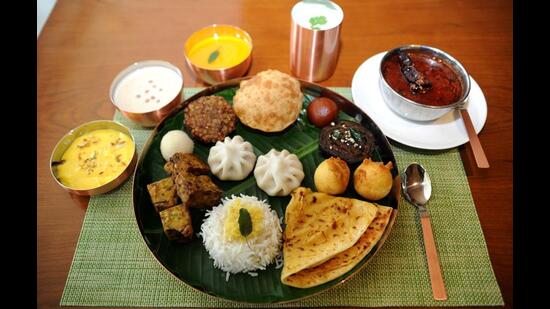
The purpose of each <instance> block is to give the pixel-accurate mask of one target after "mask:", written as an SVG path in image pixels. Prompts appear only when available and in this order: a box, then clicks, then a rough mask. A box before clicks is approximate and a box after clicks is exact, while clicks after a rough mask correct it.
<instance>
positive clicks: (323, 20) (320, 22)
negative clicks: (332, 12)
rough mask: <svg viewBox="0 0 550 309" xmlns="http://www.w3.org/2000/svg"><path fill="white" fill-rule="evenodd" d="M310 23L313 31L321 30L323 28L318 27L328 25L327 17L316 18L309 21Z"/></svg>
mask: <svg viewBox="0 0 550 309" xmlns="http://www.w3.org/2000/svg"><path fill="white" fill-rule="evenodd" d="M309 23H310V24H311V29H312V30H320V29H321V28H319V27H318V25H324V24H326V23H327V18H326V16H323V15H321V16H315V17H312V18H310V19H309Z"/></svg>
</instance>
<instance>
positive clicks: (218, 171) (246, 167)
mask: <svg viewBox="0 0 550 309" xmlns="http://www.w3.org/2000/svg"><path fill="white" fill-rule="evenodd" d="M255 162H256V155H255V154H254V151H253V149H252V145H251V144H250V143H249V142H246V141H245V140H244V139H243V138H242V137H240V136H239V135H235V136H234V137H233V138H230V137H226V138H225V139H224V141H223V142H221V141H218V142H216V145H214V146H213V147H212V148H210V153H209V154H208V165H209V166H210V170H211V171H212V174H214V175H216V177H218V178H219V179H220V180H243V179H245V178H246V176H248V174H250V172H252V169H253V168H254V163H255Z"/></svg>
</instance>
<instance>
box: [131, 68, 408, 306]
mask: <svg viewBox="0 0 550 309" xmlns="http://www.w3.org/2000/svg"><path fill="white" fill-rule="evenodd" d="M241 80H243V79H237V80H232V81H228V82H225V83H221V84H217V85H215V86H212V87H209V88H206V89H205V90H203V91H201V92H199V93H197V94H196V95H194V96H192V97H190V98H188V99H187V100H185V101H184V102H183V104H182V105H181V106H179V107H178V108H176V109H175V110H174V111H173V112H172V113H171V114H170V115H168V116H167V117H166V118H164V119H163V121H162V122H161V123H160V124H159V125H158V126H157V127H156V128H155V129H154V130H153V132H152V134H151V136H150V137H149V139H148V140H147V142H146V144H145V145H144V147H143V150H142V153H141V155H140V158H139V161H138V165H137V168H136V172H135V175H134V183H133V202H134V211H135V216H136V221H137V224H138V227H139V230H140V232H141V235H142V236H143V239H144V241H145V243H146V245H147V247H148V248H149V250H150V251H151V253H152V254H153V256H154V257H155V259H157V260H158V262H159V263H160V264H161V265H162V266H163V267H164V268H165V269H166V270H167V271H168V272H170V273H171V274H173V275H174V276H175V277H177V278H178V279H180V280H181V281H182V282H184V283H185V284H188V285H189V286H191V287H192V288H194V289H196V290H198V291H201V292H204V293H206V294H208V295H211V296H214V297H217V298H222V299H225V300H230V301H237V302H245V303H263V304H267V303H285V302H291V301H296V300H299V299H303V298H305V297H309V296H312V295H315V294H318V293H321V292H322V291H325V290H327V289H329V288H331V287H334V286H336V285H338V284H341V283H343V282H344V281H345V280H347V279H348V278H350V277H351V276H352V275H354V274H356V273H357V272H358V271H359V270H360V269H361V268H362V267H363V266H365V265H366V263H367V262H368V261H369V260H370V259H371V258H372V257H373V256H374V255H375V254H376V253H377V252H378V251H379V250H380V248H381V247H382V245H383V243H384V241H385V240H386V238H387V236H388V235H389V233H390V231H391V229H392V226H393V223H394V222H395V218H396V215H397V208H398V201H399V174H398V167H397V162H396V161H395V157H394V155H393V153H392V150H391V148H390V145H389V143H388V140H387V139H386V137H385V136H384V134H382V132H381V131H380V129H379V128H378V127H377V126H376V124H375V123H374V122H373V121H372V120H371V119H370V118H369V117H368V116H367V115H366V114H364V113H363V112H362V111H361V110H360V109H359V108H357V107H356V106H355V105H353V104H352V103H351V102H350V101H349V100H347V99H346V98H344V97H343V96H341V95H339V94H337V93H335V92H333V91H331V90H330V89H327V88H323V87H320V86H318V85H316V84H312V83H309V82H305V81H300V83H301V88H302V92H303V93H304V109H303V110H302V113H301V114H300V116H299V118H298V120H297V121H296V122H295V123H294V124H293V125H291V126H290V127H289V128H287V129H286V130H284V131H282V132H279V133H269V134H266V133H263V132H260V131H257V130H253V129H250V128H247V127H245V126H244V125H242V124H241V123H240V122H239V123H238V124H237V129H236V131H235V132H233V133H232V134H231V136H234V135H240V136H242V137H243V138H244V139H245V140H247V141H249V142H250V143H251V144H252V145H253V147H254V152H255V153H256V155H258V156H259V155H261V154H265V153H267V152H268V151H269V150H271V149H272V148H275V149H277V150H282V149H287V150H288V151H290V152H292V153H294V154H296V155H297V156H298V157H299V158H300V161H301V162H302V165H303V167H304V173H305V178H304V180H303V181H302V186H304V187H309V188H311V189H312V190H314V191H315V184H314V181H313V175H314V171H315V168H316V167H317V165H319V164H320V163H321V162H322V161H323V160H324V159H325V158H324V157H323V156H322V154H321V153H320V150H319V147H318V146H319V132H320V129H318V128H316V127H314V126H313V125H311V124H310V123H309V121H308V120H307V115H306V113H305V107H306V106H307V104H309V102H310V101H311V100H312V99H313V98H315V97H319V96H323V97H327V98H330V99H332V100H333V101H335V102H336V103H337V104H338V105H339V107H340V110H341V112H340V114H339V118H340V119H348V120H354V121H357V122H360V123H361V124H362V125H363V126H365V127H366V128H367V129H369V130H371V131H372V132H373V134H374V136H375V139H376V140H375V145H376V147H375V151H374V154H373V160H374V161H384V163H387V162H389V161H391V162H392V163H393V169H392V175H393V177H394V180H395V181H394V186H393V188H392V191H391V192H390V194H389V195H388V196H387V197H385V198H384V199H383V200H380V201H377V203H379V204H381V205H386V206H391V207H392V208H393V209H394V211H393V212H392V216H391V218H390V222H389V224H388V226H387V228H386V230H385V232H384V234H383V236H382V238H381V239H380V241H379V242H378V244H377V245H376V246H375V247H374V248H373V249H372V251H371V252H370V253H369V254H368V255H367V256H366V257H365V258H364V259H363V260H361V262H359V263H358V264H357V265H356V266H355V267H354V268H353V269H352V270H350V271H349V272H347V273H346V274H344V275H342V276H340V277H339V278H337V279H335V280H332V281H330V282H327V283H325V284H323V285H320V286H316V287H313V288H308V289H299V288H294V287H290V286H286V285H283V284H282V283H281V280H280V277H281V268H279V269H277V268H276V267H275V263H273V264H271V265H270V266H269V267H268V268H267V269H266V270H259V271H257V273H258V276H256V277H252V276H250V275H248V274H236V275H233V274H232V275H231V276H230V277H229V279H228V280H227V281H226V274H225V272H223V271H221V270H219V269H217V268H214V265H213V260H212V259H210V257H209V255H208V252H207V251H206V249H205V248H204V246H203V245H202V239H200V238H198V237H197V236H195V237H194V239H193V240H192V241H191V242H190V243H186V244H176V243H173V242H170V241H169V240H168V239H167V238H166V236H165V235H164V233H163V230H162V225H161V221H160V217H159V215H158V214H157V213H156V212H155V210H154V208H153V205H152V204H151V201H150V198H149V194H148V192H147V188H146V186H147V184H149V183H152V182H155V181H157V180H160V179H163V178H165V177H168V174H167V173H166V172H165V171H164V169H163V166H164V163H165V161H164V159H163V158H162V155H161V153H160V149H159V145H160V141H161V139H162V136H163V135H164V134H165V133H166V132H168V131H170V130H175V129H180V130H184V126H183V117H184V115H183V107H184V106H185V105H186V104H187V103H188V102H191V101H194V100H195V99H197V98H199V97H201V96H208V95H220V96H222V97H224V98H225V99H226V100H227V101H228V102H229V103H230V104H232V98H233V95H234V94H235V91H236V90H237V89H238V86H239V83H240V81H241ZM210 147H211V146H209V145H204V144H201V143H199V142H195V150H194V153H195V154H196V155H198V156H199V157H200V158H201V159H202V160H203V161H205V162H206V161H207V158H208V153H209V149H210ZM355 167H356V166H350V169H351V170H352V171H353V170H354V169H355ZM211 178H212V179H213V181H214V182H215V183H216V184H217V185H218V186H219V187H220V188H222V189H223V191H224V194H223V196H224V197H229V196H231V195H238V194H241V193H242V194H247V195H254V196H257V197H258V198H259V199H265V200H267V202H268V203H269V204H270V205H271V208H272V209H273V210H275V211H276V212H277V214H278V216H279V217H284V213H285V209H286V205H287V204H288V202H289V201H290V196H287V197H269V196H268V195H267V194H266V193H265V192H263V191H262V190H261V189H259V188H258V187H257V185H256V181H255V178H254V175H253V173H251V174H250V175H249V176H248V177H247V178H245V179H244V180H243V181H220V180H218V179H217V178H216V177H215V176H212V177H211ZM343 196H347V197H351V198H361V197H360V196H358V195H357V194H356V193H355V191H354V190H353V184H352V181H350V186H349V187H348V190H347V191H346V192H345V193H344V194H343ZM204 214H205V212H204V211H201V210H198V209H191V216H192V218H193V229H194V231H195V233H197V232H198V231H200V225H201V223H202V222H203V219H204Z"/></svg>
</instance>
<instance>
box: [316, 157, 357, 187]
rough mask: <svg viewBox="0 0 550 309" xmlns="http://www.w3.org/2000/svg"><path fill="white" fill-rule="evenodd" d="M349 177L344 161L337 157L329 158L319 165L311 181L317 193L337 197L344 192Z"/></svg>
mask: <svg viewBox="0 0 550 309" xmlns="http://www.w3.org/2000/svg"><path fill="white" fill-rule="evenodd" d="M349 176H350V170H349V167H348V165H347V163H346V161H344V160H342V159H340V158H337V157H330V158H329V159H326V160H325V161H323V162H321V164H319V166H318V167H317V169H316V170H315V174H314V176H313V180H314V181H315V186H316V187H317V191H319V192H323V193H327V194H331V195H338V194H342V193H344V191H346V188H347V187H348V183H349Z"/></svg>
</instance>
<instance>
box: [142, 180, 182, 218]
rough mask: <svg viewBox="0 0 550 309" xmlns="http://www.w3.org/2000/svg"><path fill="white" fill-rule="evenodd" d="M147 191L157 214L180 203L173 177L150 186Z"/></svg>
mask: <svg viewBox="0 0 550 309" xmlns="http://www.w3.org/2000/svg"><path fill="white" fill-rule="evenodd" d="M147 190H148V191H149V195H150V196H151V202H152V203H153V206H155V209H156V211H157V212H161V211H163V210H165V209H168V208H170V207H172V206H174V205H176V204H177V203H178V195H177V193H176V185H175V184H174V181H173V180H172V178H171V177H168V178H164V179H161V180H159V181H157V182H153V183H151V184H148V185H147Z"/></svg>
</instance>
